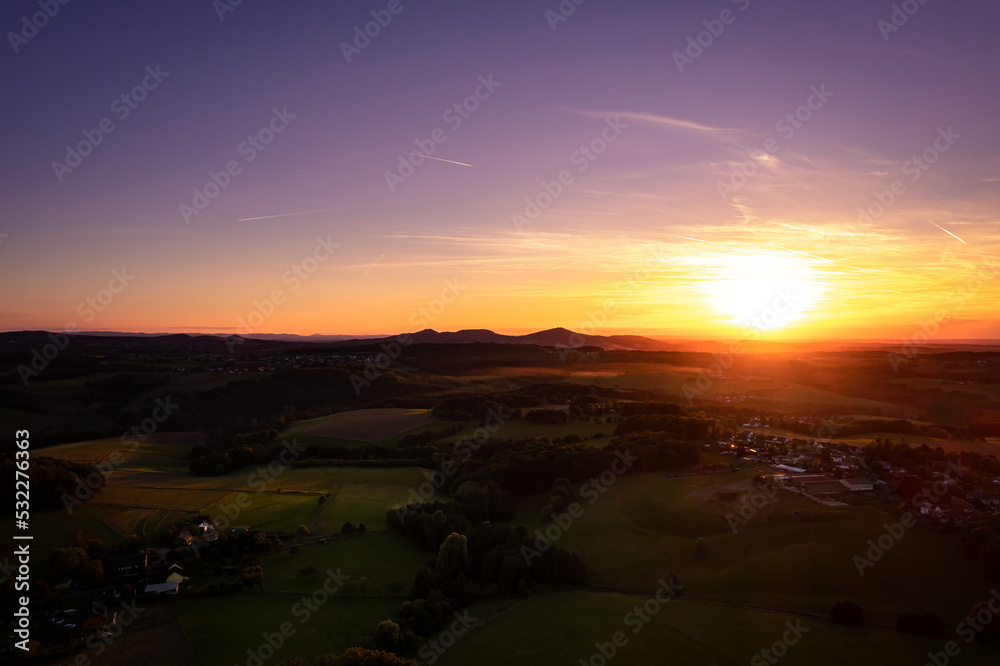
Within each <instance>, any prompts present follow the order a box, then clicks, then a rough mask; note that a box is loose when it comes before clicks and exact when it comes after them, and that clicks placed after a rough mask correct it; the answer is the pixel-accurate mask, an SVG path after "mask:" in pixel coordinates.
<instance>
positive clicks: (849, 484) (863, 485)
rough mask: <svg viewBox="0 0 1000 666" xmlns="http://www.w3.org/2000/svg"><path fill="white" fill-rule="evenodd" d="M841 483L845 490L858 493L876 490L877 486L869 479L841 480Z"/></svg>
mask: <svg viewBox="0 0 1000 666" xmlns="http://www.w3.org/2000/svg"><path fill="white" fill-rule="evenodd" d="M840 483H842V484H843V486H844V487H845V488H847V489H848V490H850V491H851V492H852V493H853V492H858V491H862V490H874V489H875V484H873V483H872V482H871V481H870V480H869V479H865V478H856V479H841V480H840Z"/></svg>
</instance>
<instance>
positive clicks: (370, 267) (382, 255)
mask: <svg viewBox="0 0 1000 666" xmlns="http://www.w3.org/2000/svg"><path fill="white" fill-rule="evenodd" d="M384 256H385V254H380V255H378V259H376V260H375V263H374V264H372V265H371V266H369V267H368V271H370V270H371V269H373V268H375V266H376V265H377V264H378V262H380V261H382V257H384ZM368 271H365V277H368Z"/></svg>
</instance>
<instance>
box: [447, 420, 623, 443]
mask: <svg viewBox="0 0 1000 666" xmlns="http://www.w3.org/2000/svg"><path fill="white" fill-rule="evenodd" d="M477 427H478V426H473V425H469V427H467V428H465V429H464V430H462V431H461V432H459V433H458V434H455V435H449V436H448V437H445V438H443V439H442V440H441V441H442V442H445V443H453V442H459V441H461V440H463V439H465V438H467V437H472V436H473V434H474V433H475V432H476V429H477ZM614 430H615V426H614V424H613V423H600V424H598V423H594V422H593V421H568V422H567V423H560V424H547V423H532V422H531V421H525V420H524V419H517V420H509V421H507V422H505V423H504V424H503V425H501V426H500V427H499V428H497V430H496V432H494V433H492V434H491V435H490V436H491V437H493V438H496V439H522V438H523V439H529V438H532V437H548V438H550V439H555V438H557V437H565V436H566V435H577V436H578V437H581V438H584V439H585V440H586V441H585V442H583V443H585V444H588V445H590V446H595V447H602V446H605V445H606V444H608V443H610V442H611V435H612V434H613V433H614ZM594 435H602V436H601V437H598V438H596V439H590V438H592V437H594Z"/></svg>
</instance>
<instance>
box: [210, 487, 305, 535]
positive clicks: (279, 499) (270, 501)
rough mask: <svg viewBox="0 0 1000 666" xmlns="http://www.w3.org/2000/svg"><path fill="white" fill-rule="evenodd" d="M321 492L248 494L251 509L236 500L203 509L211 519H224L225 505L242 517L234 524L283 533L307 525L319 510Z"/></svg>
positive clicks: (230, 498) (233, 520)
mask: <svg viewBox="0 0 1000 666" xmlns="http://www.w3.org/2000/svg"><path fill="white" fill-rule="evenodd" d="M319 496H320V495H319V494H318V493H277V492H265V493H259V494H258V493H247V500H246V501H248V502H249V503H250V506H248V507H239V506H238V505H237V504H236V502H235V499H234V498H233V497H231V496H230V497H227V499H225V500H223V502H222V503H219V504H213V505H212V506H209V507H207V508H206V509H205V510H204V513H206V514H207V515H208V516H210V517H213V518H214V517H215V516H224V515H225V514H224V513H223V506H222V505H223V504H225V505H227V506H228V507H229V510H230V511H233V510H235V509H236V508H239V509H240V514H239V516H237V517H236V518H234V519H232V520H231V521H229V522H231V523H232V524H237V525H241V524H247V525H251V526H252V527H254V528H255V529H259V530H264V531H273V530H284V531H286V532H294V531H295V528H296V527H298V526H299V525H308V524H309V523H310V520H311V519H312V517H313V515H314V514H315V513H316V512H317V510H318V509H319V508H320V507H319V503H318V502H317V500H318V498H319Z"/></svg>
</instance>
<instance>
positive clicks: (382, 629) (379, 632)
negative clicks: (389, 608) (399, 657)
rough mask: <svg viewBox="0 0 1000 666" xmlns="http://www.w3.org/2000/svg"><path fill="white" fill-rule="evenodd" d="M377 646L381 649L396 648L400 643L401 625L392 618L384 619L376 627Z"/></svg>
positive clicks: (375, 639) (375, 640) (375, 638)
mask: <svg viewBox="0 0 1000 666" xmlns="http://www.w3.org/2000/svg"><path fill="white" fill-rule="evenodd" d="M373 640H374V642H375V646H376V647H377V648H379V649H380V650H394V649H396V645H397V644H398V643H399V625H398V624H396V623H395V622H393V621H392V620H382V621H381V622H379V623H378V626H377V627H375V637H374V639H373Z"/></svg>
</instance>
